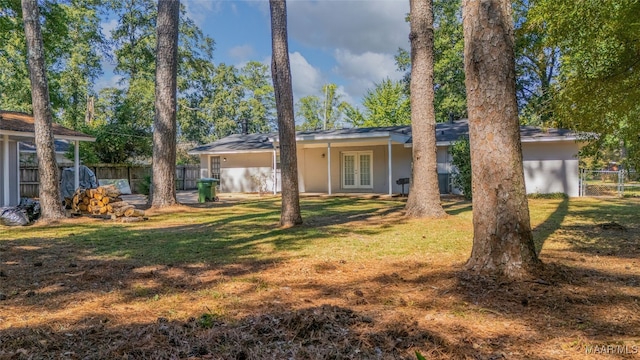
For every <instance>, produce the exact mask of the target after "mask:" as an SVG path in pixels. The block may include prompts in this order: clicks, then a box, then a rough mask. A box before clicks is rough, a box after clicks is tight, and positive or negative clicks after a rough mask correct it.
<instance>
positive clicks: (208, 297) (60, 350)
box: [0, 198, 640, 359]
mask: <svg viewBox="0 0 640 360" xmlns="http://www.w3.org/2000/svg"><path fill="white" fill-rule="evenodd" d="M403 205H404V203H403V202H401V201H397V200H389V201H383V200H370V199H367V200H363V199H353V198H334V199H317V198H315V199H313V198H310V199H304V200H303V201H302V208H303V216H304V219H305V224H304V225H303V226H300V227H297V228H290V229H279V228H278V227H277V226H276V223H277V221H278V218H279V200H278V199H277V198H265V199H258V200H250V201H245V202H241V203H235V204H231V203H225V202H224V201H223V202H221V203H215V204H210V205H208V207H205V208H198V207H195V206H192V207H187V206H183V207H179V208H176V209H172V211H170V212H162V213H157V212H156V213H155V214H152V215H151V218H150V220H149V221H146V222H144V223H134V224H121V223H113V222H110V221H103V220H96V219H87V218H82V219H73V220H66V221H64V222H62V223H58V224H48V225H43V224H38V225H35V226H31V227H25V228H6V227H5V228H0V359H47V358H51V359H171V358H181V359H184V358H191V359H415V358H416V355H415V351H419V352H420V353H421V354H422V355H424V356H425V358H434V359H502V358H506V359H564V358H566V359H573V358H576V359H583V358H585V356H586V355H585V353H586V352H596V353H602V352H605V354H599V355H598V354H596V355H594V356H596V357H602V358H633V357H637V356H638V354H637V351H638V346H640V341H639V338H640V302H639V300H640V260H639V259H638V256H639V255H640V217H639V216H638V214H640V201H638V199H625V200H602V199H599V200H595V199H571V200H562V199H557V200H544V199H535V200H530V208H531V216H532V225H533V227H534V228H535V231H534V234H535V238H536V243H537V246H538V249H541V258H542V260H543V261H544V263H545V264H546V270H545V272H544V273H543V274H542V275H541V276H540V277H536V278H532V279H528V280H526V281H521V282H513V281H505V280H496V279H490V278H486V277H482V276H476V275H472V274H468V273H466V272H465V271H463V265H464V262H465V260H466V259H467V257H468V256H469V253H470V249H471V239H472V226H471V208H470V204H469V203H466V202H462V201H457V200H448V201H446V202H445V207H446V210H447V212H448V213H449V214H450V216H449V217H448V218H446V219H443V220H430V221H425V220H408V219H406V218H404V217H403V216H402V208H403ZM590 357H591V355H589V356H588V358H590Z"/></svg>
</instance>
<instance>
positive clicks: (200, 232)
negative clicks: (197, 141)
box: [0, 199, 397, 309]
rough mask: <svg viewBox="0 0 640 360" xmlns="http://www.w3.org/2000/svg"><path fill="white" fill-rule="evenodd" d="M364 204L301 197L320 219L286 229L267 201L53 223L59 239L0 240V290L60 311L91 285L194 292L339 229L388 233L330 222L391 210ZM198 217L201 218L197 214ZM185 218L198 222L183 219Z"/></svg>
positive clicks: (272, 262) (130, 294)
mask: <svg viewBox="0 0 640 360" xmlns="http://www.w3.org/2000/svg"><path fill="white" fill-rule="evenodd" d="M365 205H366V204H365V203H361V202H360V201H359V200H354V199H335V200H331V201H330V202H328V203H327V202H325V203H323V204H322V205H320V204H316V203H314V202H311V203H309V202H307V203H306V204H305V206H304V207H303V211H305V212H307V213H311V214H314V213H316V216H318V217H322V218H323V221H322V222H321V223H320V222H317V223H315V224H307V225H302V226H298V227H293V228H288V229H283V228H280V227H278V225H277V220H278V218H279V212H278V211H277V210H274V206H275V205H273V204H271V203H270V202H267V203H264V202H263V203H261V202H256V203H253V202H252V203H249V204H248V205H247V206H248V207H249V209H250V210H249V211H246V209H244V210H242V211H239V210H240V209H233V208H229V209H227V210H221V211H219V212H218V213H217V214H216V216H211V215H209V214H206V215H202V213H201V212H199V213H198V212H196V213H188V214H181V215H180V216H182V217H181V218H179V219H178V220H177V221H176V223H177V225H174V226H169V227H167V226H164V227H155V226H152V225H153V220H151V221H150V222H149V226H146V224H142V225H133V226H128V225H126V226H125V225H123V226H118V225H116V226H112V224H110V223H107V222H103V223H86V224H82V225H73V224H72V225H71V226H68V225H64V224H62V225H55V227H56V228H57V230H59V232H60V233H61V234H60V235H59V236H58V237H56V238H46V239H43V238H41V237H39V236H38V232H37V229H35V228H34V229H32V230H33V231H34V235H35V237H30V238H25V239H20V240H4V241H2V243H0V245H1V246H0V254H1V255H2V260H3V263H0V265H2V268H1V269H0V270H2V271H3V275H4V276H5V277H4V278H2V280H3V284H2V285H3V286H2V289H0V293H2V294H3V295H4V296H8V297H9V300H15V301H13V302H15V303H16V304H17V303H19V302H21V300H22V301H24V306H29V305H38V304H40V305H43V306H44V305H45V304H50V305H46V306H50V308H51V309H56V308H58V309H59V308H62V307H64V306H65V305H66V304H68V303H69V302H72V301H75V300H74V299H76V296H75V295H77V294H87V293H90V292H91V291H92V290H93V289H96V288H100V289H106V290H103V291H112V290H113V291H115V290H117V291H121V290H123V289H128V290H126V291H125V292H124V293H125V295H124V297H123V298H122V299H121V300H119V301H122V302H127V301H130V300H131V299H135V298H146V297H148V296H154V295H158V294H164V295H168V294H172V293H180V292H184V291H198V290H200V289H205V288H207V287H209V286H211V285H212V284H215V283H216V282H219V281H221V279H225V278H230V277H231V278H233V277H242V276H249V275H251V274H258V273H260V272H262V271H265V270H267V269H271V268H274V267H276V266H278V264H280V263H282V262H285V261H288V260H289V259H290V255H287V254H288V253H289V252H290V251H298V250H301V249H303V248H304V247H307V246H309V244H310V243H311V242H313V241H316V240H322V239H325V238H327V237H330V236H336V234H337V233H339V234H340V235H348V234H349V233H351V232H357V233H358V234H360V235H363V234H364V235H375V234H377V233H379V232H382V231H386V230H385V229H383V228H382V227H376V226H367V227H366V228H357V227H353V228H351V229H345V228H344V227H337V228H334V227H336V226H339V225H344V224H347V223H350V222H353V221H363V220H367V219H374V220H373V221H374V222H375V221H378V220H379V221H384V217H385V216H386V215H387V214H389V213H393V212H395V211H396V210H397V208H396V207H395V206H394V205H393V204H392V205H391V206H390V205H389V204H383V205H381V206H378V207H374V208H373V211H371V212H369V213H362V208H363V206H365ZM365 207H366V206H365ZM366 208H367V209H369V208H371V207H370V206H369V207H366ZM198 216H203V218H201V219H199V220H198V219H197V217H198ZM310 218H311V217H310ZM194 219H195V220H194ZM375 219H378V220H375ZM380 219H382V220H380ZM190 220H194V221H196V223H192V224H185V223H187V222H189V221H190ZM200 220H201V221H200ZM394 221H395V220H394ZM65 227H71V228H72V229H73V230H72V231H73V233H69V232H67V233H65V230H64V229H65ZM303 256H304V255H296V257H297V258H300V257H303ZM45 279H46V280H45ZM43 281H44V283H43ZM143 283H144V285H141V284H143ZM255 285H256V286H259V285H260V284H259V283H256V284H255ZM39 295H42V296H39Z"/></svg>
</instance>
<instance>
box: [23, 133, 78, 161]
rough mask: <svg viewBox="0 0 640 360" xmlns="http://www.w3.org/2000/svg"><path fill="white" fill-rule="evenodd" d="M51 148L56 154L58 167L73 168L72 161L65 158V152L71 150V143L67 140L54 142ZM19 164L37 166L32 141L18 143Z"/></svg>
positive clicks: (34, 145) (34, 147) (34, 146)
mask: <svg viewBox="0 0 640 360" xmlns="http://www.w3.org/2000/svg"><path fill="white" fill-rule="evenodd" d="M53 148H54V150H55V152H56V162H57V163H58V165H64V166H73V160H70V159H68V158H67V152H69V150H71V149H72V148H73V142H72V141H69V140H58V139H56V140H54V141H53ZM20 163H21V164H33V165H37V164H38V160H37V159H36V144H35V143H33V142H32V141H27V142H20Z"/></svg>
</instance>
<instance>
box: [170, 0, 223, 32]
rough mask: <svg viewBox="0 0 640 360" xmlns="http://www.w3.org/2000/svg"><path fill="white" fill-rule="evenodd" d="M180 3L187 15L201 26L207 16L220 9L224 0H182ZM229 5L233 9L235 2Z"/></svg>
mask: <svg viewBox="0 0 640 360" xmlns="http://www.w3.org/2000/svg"><path fill="white" fill-rule="evenodd" d="M182 3H183V4H184V7H185V9H186V12H187V17H188V18H189V19H191V20H193V21H194V22H195V23H196V24H197V25H198V26H200V27H202V25H204V22H205V20H206V19H207V17H208V16H210V15H211V14H212V13H218V12H220V11H221V9H222V5H223V3H224V1H212V0H183V1H182ZM231 7H232V9H235V4H233V3H232V4H231Z"/></svg>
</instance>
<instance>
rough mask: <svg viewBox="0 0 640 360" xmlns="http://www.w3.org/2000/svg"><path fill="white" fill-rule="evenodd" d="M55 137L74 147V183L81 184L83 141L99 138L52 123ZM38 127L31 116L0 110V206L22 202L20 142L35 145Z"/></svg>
mask: <svg viewBox="0 0 640 360" xmlns="http://www.w3.org/2000/svg"><path fill="white" fill-rule="evenodd" d="M52 131H53V137H54V138H55V139H56V140H67V141H70V142H72V143H73V144H74V146H75V149H74V153H75V157H74V167H75V169H76V171H75V174H76V178H75V184H76V187H77V186H78V185H79V182H80V180H79V177H78V176H77V175H78V174H79V171H78V168H79V166H80V141H95V140H96V139H95V138H94V137H92V136H89V135H87V134H84V133H81V132H79V131H75V130H71V129H68V128H65V127H64V126H61V125H59V124H55V123H54V124H52ZM34 139H35V126H34V119H33V116H32V115H29V114H25V113H21V112H14V111H2V110H0V164H1V166H0V206H15V205H18V203H19V202H20V143H21V142H33V141H34Z"/></svg>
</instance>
